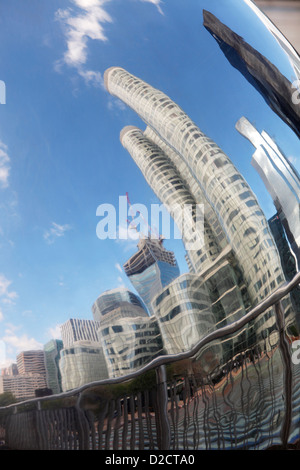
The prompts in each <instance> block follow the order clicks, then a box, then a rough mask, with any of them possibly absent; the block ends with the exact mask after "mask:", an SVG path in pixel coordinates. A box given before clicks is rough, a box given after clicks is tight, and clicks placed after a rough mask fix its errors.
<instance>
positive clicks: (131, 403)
mask: <svg viewBox="0 0 300 470" xmlns="http://www.w3.org/2000/svg"><path fill="white" fill-rule="evenodd" d="M129 409H130V417H131V440H130V449H134V448H135V441H136V438H135V430H136V426H135V406H134V398H133V396H131V397H130V400H129Z"/></svg>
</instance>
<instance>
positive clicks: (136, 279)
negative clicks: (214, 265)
mask: <svg viewBox="0 0 300 470" xmlns="http://www.w3.org/2000/svg"><path fill="white" fill-rule="evenodd" d="M124 271H125V273H126V275H127V276H128V278H129V279H130V282H131V284H132V285H133V286H134V288H135V290H136V291H137V292H138V294H139V296H140V297H141V298H142V300H143V302H144V303H145V305H146V306H147V309H148V311H149V313H150V314H152V313H153V312H152V307H151V300H152V298H153V297H154V295H155V294H156V293H157V292H159V291H160V290H161V289H162V288H163V287H165V286H167V285H168V284H169V283H170V282H171V281H172V280H173V279H175V278H176V277H178V276H179V268H178V265H177V261H176V259H175V256H174V253H173V252H172V251H168V250H166V249H165V248H164V246H163V239H161V238H160V239H156V238H153V239H151V238H141V239H140V241H139V243H138V251H137V252H136V253H135V254H134V255H133V256H131V257H130V259H129V260H128V261H127V262H126V263H125V264H124Z"/></svg>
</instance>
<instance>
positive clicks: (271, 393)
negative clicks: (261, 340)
mask: <svg viewBox="0 0 300 470" xmlns="http://www.w3.org/2000/svg"><path fill="white" fill-rule="evenodd" d="M267 341H268V342H269V348H268V347H267V344H265V348H264V350H265V351H266V353H265V354H266V356H267V358H268V360H267V365H268V377H269V383H270V390H269V396H270V398H271V410H272V415H271V419H270V422H271V423H272V427H271V426H270V428H269V439H270V443H271V442H272V436H273V429H274V430H275V425H274V423H275V417H276V400H275V391H274V390H275V386H274V371H273V357H269V355H268V352H267V351H268V349H269V350H271V343H270V337H268V338H267V339H266V340H265V343H266V342H267Z"/></svg>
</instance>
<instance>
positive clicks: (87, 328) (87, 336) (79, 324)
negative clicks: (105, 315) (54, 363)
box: [60, 318, 98, 348]
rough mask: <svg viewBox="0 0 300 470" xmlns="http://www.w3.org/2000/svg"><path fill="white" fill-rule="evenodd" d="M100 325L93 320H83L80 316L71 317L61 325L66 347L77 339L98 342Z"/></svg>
mask: <svg viewBox="0 0 300 470" xmlns="http://www.w3.org/2000/svg"><path fill="white" fill-rule="evenodd" d="M97 328H98V325H97V323H95V322H94V321H93V320H82V319H80V318H71V319H70V320H68V321H66V322H65V323H64V324H63V325H61V327H60V330H61V338H62V341H63V346H64V348H68V347H69V346H72V344H73V343H75V342H76V341H92V342H97V341H98V336H97Z"/></svg>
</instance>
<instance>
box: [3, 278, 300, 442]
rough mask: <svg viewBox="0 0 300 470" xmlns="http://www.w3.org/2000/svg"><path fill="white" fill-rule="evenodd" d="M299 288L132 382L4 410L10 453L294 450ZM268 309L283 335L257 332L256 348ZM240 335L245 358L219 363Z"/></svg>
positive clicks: (282, 292)
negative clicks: (294, 302) (294, 318)
mask: <svg viewBox="0 0 300 470" xmlns="http://www.w3.org/2000/svg"><path fill="white" fill-rule="evenodd" d="M299 282H300V273H298V274H297V275H296V276H295V277H294V278H293V280H292V281H291V282H289V283H287V284H285V285H284V286H282V287H281V288H279V289H278V290H277V291H276V292H275V293H273V294H272V295H271V296H270V297H269V298H268V299H266V300H265V301H264V302H263V303H261V304H259V305H258V306H256V307H255V308H254V309H253V310H251V311H250V312H249V313H248V314H247V315H245V316H244V317H243V318H242V319H240V320H238V321H237V322H235V323H233V324H231V325H227V326H226V327H224V328H222V329H219V330H216V331H214V332H212V333H210V334H209V335H207V336H206V337H205V338H203V339H202V340H201V341H200V342H199V343H198V344H197V345H196V346H195V347H194V348H193V349H192V350H191V351H189V352H185V353H181V354H177V355H173V356H162V357H159V358H156V359H155V360H153V361H152V362H151V363H149V364H147V365H146V366H145V367H143V368H142V369H141V370H139V371H136V372H135V373H132V374H130V375H128V376H126V377H119V378H116V379H109V380H106V381H101V382H95V383H91V384H87V385H85V386H84V387H81V388H80V389H76V390H73V391H70V392H66V393H63V394H60V395H55V396H51V397H43V398H40V399H33V400H28V401H26V402H22V403H17V404H13V405H10V406H7V407H3V408H1V409H0V433H1V435H2V437H3V438H4V440H5V442H6V444H7V445H8V446H9V448H11V449H49V450H55V449H68V450H76V449H92V450H118V449H119V450H126V449H127V450H155V449H157V450H163V449H170V450H171V449H172V450H176V449H177V450H180V449H185V450H195V449H239V448H242V449H267V448H270V447H274V446H275V447H280V448H288V447H290V446H291V444H292V443H293V442H295V441H296V440H297V438H298V437H299V425H300V421H299V413H298V411H299V400H300V394H299V387H297V386H296V385H297V376H299V374H300V373H299V370H298V369H297V367H296V366H295V365H293V363H292V360H291V357H292V356H291V344H292V342H293V341H294V340H295V338H293V337H292V336H291V335H288V334H287V326H288V324H287V322H286V319H285V318H284V313H283V309H282V308H281V305H282V303H283V301H284V297H286V296H288V295H289V293H291V292H292V290H293V289H294V288H295V287H297V286H298V284H299ZM267 311H268V314H269V315H270V316H274V317H275V319H276V329H273V330H272V331H271V333H270V334H269V335H264V333H263V332H264V330H263V329H262V330H260V331H261V332H260V334H259V337H258V336H256V342H255V345H253V344H252V346H251V348H249V347H248V345H249V342H248V340H247V339H246V340H245V336H244V335H243V334H242V332H243V328H244V327H245V326H246V325H248V324H249V322H253V320H256V319H258V318H260V317H261V316H262V315H266V312H267ZM233 335H234V336H235V337H236V338H237V339H238V340H239V345H240V348H239V349H240V351H239V352H238V353H237V354H235V355H234V356H232V357H231V358H230V360H228V361H227V362H225V361H224V362H223V363H216V362H215V357H214V354H213V350H214V345H216V344H219V343H220V341H221V342H222V344H225V343H226V340H228V339H230V338H232V336H233ZM243 341H244V342H243Z"/></svg>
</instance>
